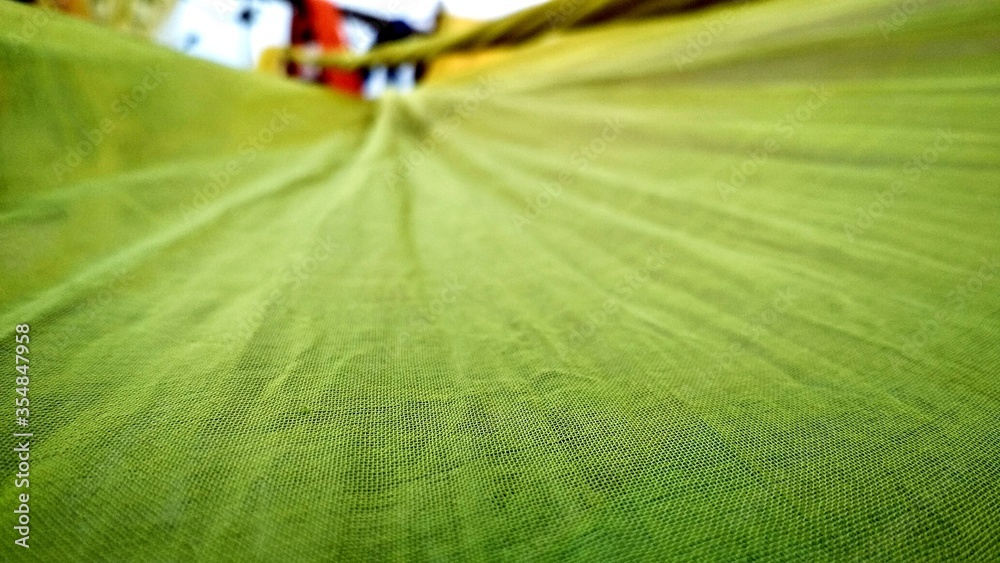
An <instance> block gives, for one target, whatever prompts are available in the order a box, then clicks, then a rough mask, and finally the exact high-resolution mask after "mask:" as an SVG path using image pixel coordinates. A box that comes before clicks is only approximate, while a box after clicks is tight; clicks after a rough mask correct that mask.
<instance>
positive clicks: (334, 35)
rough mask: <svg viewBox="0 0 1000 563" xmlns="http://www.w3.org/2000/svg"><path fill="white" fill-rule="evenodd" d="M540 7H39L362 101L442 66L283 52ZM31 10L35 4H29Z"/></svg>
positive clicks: (353, 1) (407, 2)
mask: <svg viewBox="0 0 1000 563" xmlns="http://www.w3.org/2000/svg"><path fill="white" fill-rule="evenodd" d="M545 2H546V0H495V1H491V2H481V1H476V0H446V1H441V0H39V1H38V2H37V5H38V6H40V7H42V8H48V9H54V10H58V11H60V12H64V13H68V14H71V15H74V16H76V17H79V18H82V19H85V20H89V21H92V22H94V23H97V24H99V25H103V26H107V27H111V28H114V29H116V30H119V31H122V32H124V33H128V34H131V35H135V36H139V37H143V38H146V39H148V40H150V41H154V42H156V43H159V44H162V45H165V46H167V47H169V48H171V49H175V50H177V51H180V52H182V53H186V54H188V55H190V56H192V57H197V58H201V59H205V60H209V61H212V62H215V63H218V64H220V65H224V66H227V67H231V68H237V69H245V70H256V71H260V72H267V73H271V74H277V75H284V76H288V77H291V78H294V79H297V80H302V81H307V82H315V83H318V84H322V85H325V86H327V87H330V88H333V89H336V90H340V91H342V92H346V93H348V94H350V95H354V96H361V97H365V98H377V97H379V96H381V95H382V94H383V93H384V92H385V91H386V90H387V89H394V90H401V91H406V90H409V89H412V88H413V86H414V85H415V84H416V82H417V81H418V80H421V79H423V78H425V76H427V75H428V73H432V74H433V73H434V72H437V73H441V72H446V70H442V69H444V68H447V67H448V66H449V65H450V64H453V61H452V62H451V63H449V62H448V61H444V62H443V63H442V64H440V65H438V66H439V67H440V68H437V69H428V68H426V65H424V64H423V63H404V64H400V65H397V66H373V67H364V68H358V69H353V70H339V69H331V68H320V67H318V66H313V65H309V64H296V63H293V62H291V61H289V60H288V59H287V57H286V56H285V54H286V53H287V50H288V49H289V48H290V47H299V48H301V49H304V50H306V52H314V53H320V52H324V53H329V52H341V53H348V54H354V55H363V54H365V53H367V52H369V51H371V50H372V49H373V48H375V47H376V46H378V45H381V44H385V43H390V42H394V41H399V40H402V39H406V38H411V37H414V36H428V35H433V34H435V33H449V32H460V31H464V30H466V29H471V28H473V27H475V26H477V25H478V24H480V23H482V22H485V21H491V20H496V19H499V18H502V17H505V16H508V15H510V14H513V13H516V12H518V11H521V10H524V9H526V8H530V7H533V6H537V5H539V4H543V3H545ZM28 3H35V2H28Z"/></svg>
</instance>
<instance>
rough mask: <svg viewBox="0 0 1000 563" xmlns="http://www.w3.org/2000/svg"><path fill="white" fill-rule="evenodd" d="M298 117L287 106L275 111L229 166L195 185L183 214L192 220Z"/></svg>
mask: <svg viewBox="0 0 1000 563" xmlns="http://www.w3.org/2000/svg"><path fill="white" fill-rule="evenodd" d="M295 120H296V116H295V115H293V114H291V113H289V112H288V110H287V109H281V110H275V111H274V112H273V113H272V115H271V121H270V122H268V124H267V125H266V126H264V127H261V128H260V129H259V130H258V131H257V132H256V133H254V134H252V135H250V136H248V137H247V138H245V139H244V140H243V141H242V142H241V143H240V144H239V146H238V147H237V150H238V151H239V154H238V155H237V156H235V157H233V158H230V159H229V160H227V161H226V164H225V166H223V167H222V168H220V169H218V170H216V171H215V172H212V174H211V180H210V181H208V182H206V183H205V185H203V186H201V187H196V188H191V191H192V192H193V193H194V197H192V198H191V202H190V204H189V205H183V204H182V205H181V208H180V209H181V214H182V216H183V217H184V220H185V221H190V220H191V219H192V218H193V217H194V215H195V213H197V212H198V211H199V210H200V209H202V208H203V207H205V206H206V205H208V203H209V202H211V201H212V200H213V199H215V198H216V197H218V196H219V193H221V191H222V190H223V189H224V188H225V187H226V186H228V185H229V184H230V183H231V182H232V181H233V179H234V178H236V177H237V176H239V174H240V173H241V172H242V171H243V170H244V169H245V168H246V167H247V165H249V164H250V163H251V162H253V161H254V160H255V159H256V158H257V155H258V154H260V152H261V151H262V150H264V148H265V147H266V146H267V145H269V144H271V143H272V142H273V141H274V139H275V137H277V135H278V133H280V132H281V131H283V130H284V129H285V128H286V127H288V125H289V124H290V123H292V122H293V121H295Z"/></svg>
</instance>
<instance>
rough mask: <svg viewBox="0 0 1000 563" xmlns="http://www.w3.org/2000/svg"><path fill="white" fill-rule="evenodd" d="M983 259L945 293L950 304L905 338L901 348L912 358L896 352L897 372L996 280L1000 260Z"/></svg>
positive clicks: (893, 366)
mask: <svg viewBox="0 0 1000 563" xmlns="http://www.w3.org/2000/svg"><path fill="white" fill-rule="evenodd" d="M979 262H980V266H979V269H978V270H976V272H975V273H974V274H972V275H971V276H969V277H967V278H966V279H964V280H962V281H961V282H959V283H958V284H956V285H955V286H954V287H952V288H951V289H950V290H949V291H948V293H947V294H945V299H946V300H947V302H948V304H947V305H945V306H944V307H941V308H940V309H938V310H937V311H936V312H935V313H934V314H933V315H932V316H929V317H926V318H924V319H922V320H921V321H920V324H919V326H918V327H917V329H916V330H914V331H912V332H910V333H909V334H907V335H906V336H905V337H903V339H902V341H901V342H900V348H902V350H903V351H904V352H905V353H906V354H908V357H906V358H904V357H900V356H899V355H894V356H893V357H892V359H891V360H890V364H891V365H892V368H893V370H894V371H896V372H897V373H898V372H899V368H900V367H902V366H903V365H904V363H905V362H907V361H908V360H911V359H912V360H915V359H916V358H918V357H919V356H920V354H921V353H922V352H923V350H924V349H925V348H926V347H927V345H928V344H930V343H931V342H933V341H934V338H935V337H936V336H937V335H938V333H939V332H940V331H941V327H942V326H943V325H944V324H945V323H947V322H948V321H950V320H952V319H954V318H955V316H956V315H957V314H958V312H959V311H960V310H961V309H962V308H963V307H965V305H966V304H967V303H968V302H969V299H970V298H972V297H973V296H975V295H977V294H978V293H980V292H982V291H983V289H984V288H986V287H987V286H988V284H989V282H991V281H993V279H994V278H995V277H996V273H997V270H1000V259H998V258H997V257H995V256H994V257H992V258H981V259H980V260H979Z"/></svg>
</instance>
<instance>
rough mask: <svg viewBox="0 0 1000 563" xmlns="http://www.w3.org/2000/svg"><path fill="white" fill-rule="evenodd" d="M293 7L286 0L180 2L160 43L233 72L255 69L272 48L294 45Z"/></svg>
mask: <svg viewBox="0 0 1000 563" xmlns="http://www.w3.org/2000/svg"><path fill="white" fill-rule="evenodd" d="M291 33H292V6H291V4H289V3H287V2H285V1H283V0H180V1H179V2H178V3H177V5H176V6H174V9H173V11H172V12H171V13H170V16H169V17H168V18H167V20H166V21H165V22H164V23H163V25H162V26H161V27H160V29H159V30H158V31H157V33H156V40H157V42H159V43H161V44H163V45H166V46H168V47H171V48H173V49H176V50H178V51H181V52H183V53H187V54H189V55H191V56H193V57H198V58H201V59H207V60H210V61H213V62H216V63H219V64H222V65H225V66H229V67H233V68H243V69H250V68H254V67H255V66H256V65H257V63H258V62H259V61H260V57H261V54H263V52H264V50H265V49H267V48H268V47H287V46H288V45H289V43H290V42H291Z"/></svg>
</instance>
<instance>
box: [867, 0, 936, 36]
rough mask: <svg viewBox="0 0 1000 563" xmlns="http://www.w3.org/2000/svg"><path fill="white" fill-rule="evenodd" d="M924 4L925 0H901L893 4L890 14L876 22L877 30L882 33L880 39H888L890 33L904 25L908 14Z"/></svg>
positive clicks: (910, 14)
mask: <svg viewBox="0 0 1000 563" xmlns="http://www.w3.org/2000/svg"><path fill="white" fill-rule="evenodd" d="M926 5H927V0H903V1H902V2H899V3H897V4H896V5H895V6H893V9H892V15H891V16H889V17H885V18H882V19H880V20H879V22H878V30H879V32H880V33H881V34H882V39H885V40H887V41H888V39H889V36H890V35H892V34H893V33H895V32H897V31H899V30H900V29H901V28H902V27H903V26H905V25H906V22H908V21H909V20H910V16H912V15H913V14H915V13H917V11H919V10H920V8H923V7H924V6H926Z"/></svg>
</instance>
